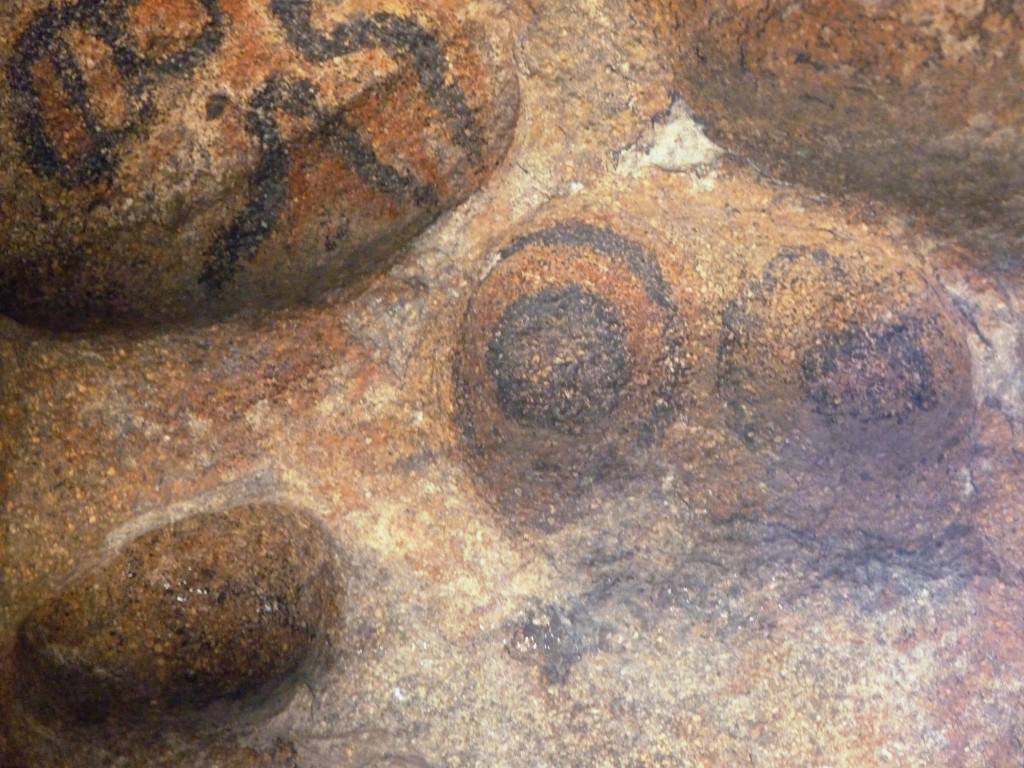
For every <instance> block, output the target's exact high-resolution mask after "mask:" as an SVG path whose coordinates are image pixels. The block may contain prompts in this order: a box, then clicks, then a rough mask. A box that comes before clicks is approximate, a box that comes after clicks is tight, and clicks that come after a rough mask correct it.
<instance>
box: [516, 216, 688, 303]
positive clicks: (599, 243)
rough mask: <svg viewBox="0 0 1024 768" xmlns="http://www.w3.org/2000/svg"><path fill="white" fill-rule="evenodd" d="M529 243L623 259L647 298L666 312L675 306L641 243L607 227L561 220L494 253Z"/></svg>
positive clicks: (655, 265)
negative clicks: (577, 248) (566, 247)
mask: <svg viewBox="0 0 1024 768" xmlns="http://www.w3.org/2000/svg"><path fill="white" fill-rule="evenodd" d="M531 245H542V246H545V247H551V246H569V247H582V248H587V249H589V250H591V251H593V252H595V253H598V254H600V255H601V256H604V257H606V258H609V259H615V260H621V261H623V262H625V264H626V266H627V267H629V270H630V271H631V272H632V273H633V274H635V275H636V276H637V278H638V279H639V280H640V283H641V284H642V285H643V287H644V290H646V291H647V294H648V295H649V296H650V297H651V299H652V300H653V301H654V302H655V303H656V304H657V305H658V306H659V307H661V308H662V309H663V310H664V311H665V312H667V313H674V312H675V309H676V306H675V302H673V301H672V298H671V293H670V291H669V288H668V284H667V283H666V282H665V278H664V277H662V275H661V270H660V269H659V268H658V264H657V262H656V261H655V259H654V257H653V256H651V255H650V254H649V253H648V252H647V251H646V250H645V249H644V247H643V246H642V245H640V244H639V243H637V242H635V241H633V240H630V239H628V238H625V237H623V236H622V235H619V234H618V233H616V232H614V231H612V230H611V229H605V228H602V227H597V226H594V225H593V224H587V223H586V222H583V221H565V222H561V223H559V224H555V225H554V226H552V227H549V228H547V229H542V230H539V231H537V232H531V233H529V234H527V235H522V236H520V237H517V238H516V239H515V240H513V241H512V243H511V244H510V245H509V246H507V247H506V248H503V249H502V250H501V251H499V252H498V258H500V259H507V258H508V257H509V256H512V255H514V254H516V253H519V252H520V251H522V250H523V249H524V248H527V247H529V246H531Z"/></svg>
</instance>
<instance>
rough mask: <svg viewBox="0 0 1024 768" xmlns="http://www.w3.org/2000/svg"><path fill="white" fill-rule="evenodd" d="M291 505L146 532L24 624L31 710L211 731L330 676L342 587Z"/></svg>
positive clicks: (325, 546)
mask: <svg viewBox="0 0 1024 768" xmlns="http://www.w3.org/2000/svg"><path fill="white" fill-rule="evenodd" d="M340 570H341V569H340V565H339V562H338V556H337V554H336V553H335V552H334V543H333V541H332V540H331V539H330V538H329V536H328V535H327V533H326V532H325V531H323V530H322V529H321V528H320V526H319V525H318V524H317V523H316V522H315V521H314V520H312V519H309V520H306V519H303V515H302V514H301V513H298V512H296V511H294V510H287V509H281V508H275V507H273V506H268V505H248V506H244V507H240V508H238V509H234V510H230V511H228V512H224V513H216V514H215V513H209V514H205V515H196V516H193V517H189V518H186V519H184V520H181V521H176V522H173V523H170V524H169V525H166V526H164V527H161V528H158V529H156V530H154V531H152V532H149V533H145V534H142V535H141V536H139V537H138V538H136V539H133V540H132V541H130V542H128V543H127V544H125V545H124V546H123V547H122V548H121V549H120V550H118V551H117V552H116V553H115V554H114V556H113V558H112V559H111V560H110V561H109V562H108V563H106V564H104V565H103V566H101V567H99V568H98V569H96V570H93V571H89V572H87V573H85V574H83V575H82V576H80V577H79V578H78V579H76V580H75V581H74V582H72V583H71V584H70V585H68V587H67V588H65V589H64V590H63V591H61V592H60V593H59V594H58V595H56V596H54V597H52V598H50V599H49V600H47V601H46V602H45V603H43V604H42V605H40V606H38V607H37V608H36V609H35V610H33V611H32V612H31V613H30V614H29V615H28V616H27V617H26V618H25V620H24V621H23V622H22V624H21V627H20V629H19V632H18V646H17V649H16V658H15V665H16V672H17V675H18V678H19V680H18V687H19V692H20V694H21V699H22V700H21V704H23V705H24V706H26V708H27V709H29V710H31V711H33V713H34V714H35V715H37V716H39V717H41V718H43V719H55V720H57V721H71V722H72V723H76V722H77V723H98V722H105V721H116V720H141V721H150V722H156V723H157V724H160V723H161V721H163V720H170V719H174V718H181V717H190V716H191V717H192V719H201V720H204V721H206V722H207V723H210V722H216V720H217V719H220V718H224V717H229V718H231V719H234V718H238V717H239V712H240V711H241V712H244V710H246V709H250V708H261V707H269V708H273V707H274V706H280V705H281V704H282V703H283V702H286V701H287V698H286V697H288V696H290V694H291V693H292V692H293V691H292V690H291V689H292V687H293V686H294V684H295V683H296V681H297V680H299V679H300V678H301V677H303V676H304V677H306V678H307V679H308V678H309V677H311V676H314V675H318V674H322V673H323V671H324V670H323V665H324V664H325V662H326V661H327V659H329V658H330V656H331V652H332V649H331V643H330V636H331V633H332V631H333V630H334V628H335V625H336V624H337V623H338V621H339V619H340V611H341V603H342V596H343V594H344V588H345V584H344V579H343V578H342V576H341V573H340Z"/></svg>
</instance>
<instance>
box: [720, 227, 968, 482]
mask: <svg viewBox="0 0 1024 768" xmlns="http://www.w3.org/2000/svg"><path fill="white" fill-rule="evenodd" d="M940 296H941V294H939V293H938V291H936V290H935V288H934V286H932V285H931V284H930V282H929V281H927V280H926V279H925V278H924V277H923V276H922V275H921V274H920V273H919V272H917V271H915V270H914V269H913V268H911V266H910V265H909V264H895V263H891V262H885V261H883V260H880V259H871V258H866V257H860V258H854V257H852V256H847V257H845V258H839V257H837V256H835V255H833V254H831V253H830V252H829V251H828V250H826V249H824V248H819V249H810V248H806V247H799V248H789V249H783V250H781V251H780V252H779V253H778V254H777V255H776V256H775V257H774V258H773V259H772V260H771V261H769V262H768V264H767V266H766V267H765V268H764V270H763V272H762V273H761V274H760V275H759V276H758V277H757V278H756V279H755V280H754V281H753V282H752V283H751V284H749V285H748V286H747V287H746V288H745V289H744V290H743V291H741V293H740V296H739V297H738V298H736V299H735V300H733V301H732V302H730V303H729V305H728V306H727V307H726V309H725V311H724V312H723V317H722V325H723V329H722V340H721V345H720V348H719V353H718V377H717V381H718V389H719V392H720V393H721V395H722V397H723V398H724V399H725V401H726V402H727V403H728V407H729V413H730V419H731V423H732V427H733V428H734V429H735V430H737V431H738V432H739V433H740V435H741V436H742V437H743V438H744V439H745V440H746V441H747V442H748V443H750V444H751V445H752V446H755V447H756V446H771V447H773V449H775V450H779V451H781V452H782V453H783V455H786V456H788V457H789V458H790V459H791V460H792V462H793V464H792V466H799V465H802V464H804V463H805V462H806V463H810V464H815V463H819V462H834V461H836V460H837V458H838V460H839V461H842V462H850V461H852V460H857V461H867V462H871V463H872V464H873V465H876V466H878V467H880V468H884V469H885V470H886V471H902V470H904V469H905V468H907V467H910V466H913V465H915V464H917V463H919V462H922V461H924V462H929V461H934V460H936V459H938V458H939V457H940V456H941V455H942V454H943V452H944V451H946V450H947V449H948V448H949V447H950V446H951V445H953V444H955V443H957V442H958V441H959V440H960V439H961V438H963V437H964V435H965V434H966V431H967V428H968V427H969V425H970V423H971V419H972V414H973V407H972V404H973V390H972V383H971V357H970V352H969V350H968V348H967V344H966V342H965V340H964V338H963V335H962V333H961V332H960V329H959V328H958V326H957V325H956V324H955V322H954V321H953V318H952V316H951V313H950V310H949V307H948V306H947V303H946V302H945V301H943V300H941V298H940Z"/></svg>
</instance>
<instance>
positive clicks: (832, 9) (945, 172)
mask: <svg viewBox="0 0 1024 768" xmlns="http://www.w3.org/2000/svg"><path fill="white" fill-rule="evenodd" d="M673 1H674V2H675V5H676V7H677V11H678V18H679V27H678V39H677V40H675V41H674V42H673V44H674V45H675V46H676V48H677V51H678V52H679V57H678V78H679V82H680V87H681V90H682V91H683V94H684V97H685V99H686V101H687V103H688V104H689V105H690V106H691V108H692V109H693V111H694V113H695V114H696V116H697V118H698V120H700V121H702V122H704V123H706V125H707V128H708V130H709V132H710V134H711V137H712V138H713V139H715V140H716V141H718V142H719V143H721V144H723V145H724V146H726V147H728V148H729V149H732V150H734V151H737V152H739V153H740V154H742V155H744V156H747V157H749V158H751V159H753V160H754V161H755V162H756V163H757V165H758V167H759V168H762V169H765V170H768V171H770V172H771V173H773V174H775V175H778V176H780V177H782V178H786V179H790V180H796V181H799V182H801V183H804V184H807V185H809V186H812V187H817V188H821V189H826V190H828V191H830V192H832V193H836V194H846V193H849V192H857V191H860V192H866V193H868V194H870V195H872V196H874V197H877V198H880V199H883V200H886V201H890V202H897V203H900V204H904V205H906V206H908V207H910V208H912V209H914V210H918V211H923V212H925V213H928V214H930V215H932V220H933V221H934V222H935V223H937V224H939V225H941V226H942V227H943V229H944V230H948V231H949V232H951V233H953V234H956V235H960V234H963V233H964V231H965V230H973V229H978V230H979V231H987V232H990V233H993V232H996V233H998V232H1003V233H1008V234H1010V235H1011V237H1012V238H1015V239H1019V238H1022V237H1024V89H1022V88H1021V87H1020V86H1021V83H1022V82H1024V53H1022V51H1024V48H1022V45H1024V5H1021V4H1020V3H1015V2H972V3H949V2H946V1H945V0H918V1H917V2H907V3H899V2H888V1H887V2H863V0H810V1H808V0H803V1H802V2H796V0H766V2H761V3H749V2H741V1H740V0H726V2H720V1H719V0H714V2H709V0H673ZM978 242H981V241H978Z"/></svg>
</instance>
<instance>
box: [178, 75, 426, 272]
mask: <svg viewBox="0 0 1024 768" xmlns="http://www.w3.org/2000/svg"><path fill="white" fill-rule="evenodd" d="M282 111H283V112H285V113H287V114H289V115H292V116H294V117H313V118H314V120H315V121H316V125H317V129H316V132H317V134H318V135H319V136H320V137H322V138H328V137H329V138H330V139H331V140H332V141H333V142H334V143H336V144H337V145H338V147H339V149H340V150H341V153H342V155H343V156H344V157H345V159H346V160H348V161H349V163H350V165H351V166H352V168H353V170H354V171H355V172H356V174H357V175H358V176H359V177H360V178H361V179H362V180H363V181H365V182H366V183H367V184H369V185H371V186H373V187H374V188H375V189H377V190H379V191H382V192H384V193H386V194H388V195H390V196H391V197H393V198H395V199H397V200H410V201H412V202H413V203H415V204H416V205H418V206H421V207H433V206H436V205H437V202H438V201H437V193H436V192H435V191H434V190H433V188H431V187H430V186H428V185H425V184H421V183H420V182H418V181H417V180H416V179H415V178H414V177H412V176H409V175H406V174H403V173H400V172H399V171H398V170H396V169H395V168H392V167H391V166H389V165H386V164H384V163H382V162H381V161H380V159H379V158H378V157H377V154H376V153H375V152H374V151H373V147H371V146H369V145H368V144H366V143H365V142H364V141H363V140H362V139H361V138H360V136H359V132H358V130H357V129H356V128H355V127H354V126H352V125H351V124H350V123H349V122H348V120H347V119H346V116H345V113H344V110H337V111H336V112H334V113H332V114H331V115H330V116H328V117H326V118H325V116H324V115H323V113H322V112H321V110H320V109H319V107H318V106H317V104H316V88H315V86H314V85H313V83H312V82H310V81H309V80H306V79H300V80H290V79H288V78H285V77H283V76H280V75H278V76H272V77H271V78H269V79H268V80H267V82H266V83H264V85H263V86H262V87H261V88H260V89H259V90H258V91H256V93H255V94H253V96H252V98H251V99H250V101H249V110H248V111H247V113H246V131H247V132H248V133H249V134H251V135H252V136H254V137H255V138H256V141H257V142H258V143H259V146H260V160H259V163H258V165H257V167H256V170H255V171H254V173H253V177H252V178H253V181H252V183H251V185H250V193H249V196H248V201H247V203H246V205H245V207H244V208H243V209H242V211H241V212H240V213H239V214H238V215H237V216H236V217H235V219H234V221H233V222H232V224H231V225H229V226H228V228H227V229H226V230H225V231H224V232H223V233H221V235H220V236H218V238H217V239H216V241H214V244H213V245H212V246H211V247H210V250H209V252H208V257H207V264H206V267H205V268H204V269H203V271H202V273H201V274H200V276H199V281H198V282H199V284H200V285H202V286H204V287H206V288H208V289H214V290H216V289H220V288H222V287H223V286H224V285H225V284H227V283H228V282H229V281H230V280H232V279H233V278H234V276H235V275H236V274H237V272H238V270H239V268H240V267H241V264H242V262H244V261H251V260H252V259H253V258H255V256H256V254H257V252H258V251H259V248H260V246H261V245H262V244H263V241H264V240H266V238H267V237H268V236H269V235H270V233H271V232H272V231H273V229H274V227H275V226H276V225H277V222H278V221H279V220H280V217H281V214H282V212H283V211H284V207H285V204H286V203H287V186H288V184H287V182H288V174H289V173H290V171H291V157H290V152H289V146H288V143H287V142H286V141H285V140H284V138H283V137H282V136H281V131H280V128H279V126H278V123H277V120H276V118H275V117H274V114H275V113H277V112H282Z"/></svg>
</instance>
